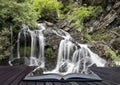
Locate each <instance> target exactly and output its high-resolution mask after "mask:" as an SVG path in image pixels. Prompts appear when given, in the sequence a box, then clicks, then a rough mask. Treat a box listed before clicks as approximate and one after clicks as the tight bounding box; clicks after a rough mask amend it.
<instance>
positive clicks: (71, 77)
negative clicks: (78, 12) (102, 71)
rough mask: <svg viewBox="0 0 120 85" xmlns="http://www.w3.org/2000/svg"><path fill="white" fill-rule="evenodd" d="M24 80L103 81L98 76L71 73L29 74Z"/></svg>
mask: <svg viewBox="0 0 120 85" xmlns="http://www.w3.org/2000/svg"><path fill="white" fill-rule="evenodd" d="M24 80H34V81H102V79H101V78H100V77H99V76H97V75H96V74H80V73H69V74H66V75H60V74H55V73H49V74H41V75H31V73H29V74H28V75H27V76H26V77H25V78H24Z"/></svg>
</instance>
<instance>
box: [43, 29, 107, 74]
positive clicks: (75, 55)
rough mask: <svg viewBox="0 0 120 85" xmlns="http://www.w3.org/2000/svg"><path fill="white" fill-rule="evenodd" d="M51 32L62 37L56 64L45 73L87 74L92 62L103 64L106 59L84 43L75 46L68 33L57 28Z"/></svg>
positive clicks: (98, 64)
mask: <svg viewBox="0 0 120 85" xmlns="http://www.w3.org/2000/svg"><path fill="white" fill-rule="evenodd" d="M53 32H54V33H55V34H56V35H58V36H60V37H62V38H64V39H63V40H61V42H60V45H59V52H58V59H57V65H56V67H55V69H53V70H52V71H46V72H44V73H45V74H46V73H61V74H68V73H84V74H88V73H89V71H88V67H90V66H92V65H93V64H95V65H97V66H101V67H103V66H105V64H106V61H105V60H104V59H102V58H100V57H99V56H98V55H97V54H95V53H93V52H92V51H91V50H90V49H89V48H88V47H87V45H85V44H79V43H77V45H78V46H76V44H75V43H73V42H72V37H71V36H70V34H69V33H67V32H65V31H63V30H59V31H55V30H53Z"/></svg>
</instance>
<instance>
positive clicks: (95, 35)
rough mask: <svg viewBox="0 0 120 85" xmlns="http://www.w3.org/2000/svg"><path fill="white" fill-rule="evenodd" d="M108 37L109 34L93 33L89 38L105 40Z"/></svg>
mask: <svg viewBox="0 0 120 85" xmlns="http://www.w3.org/2000/svg"><path fill="white" fill-rule="evenodd" d="M109 36H110V33H105V34H104V33H103V34H102V33H101V34H100V33H94V34H92V35H91V38H92V39H93V40H98V39H99V40H106V39H107V38H108V37H109Z"/></svg>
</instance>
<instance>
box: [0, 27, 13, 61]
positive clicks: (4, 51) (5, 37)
mask: <svg viewBox="0 0 120 85" xmlns="http://www.w3.org/2000/svg"><path fill="white" fill-rule="evenodd" d="M9 36H10V31H9V30H8V29H7V28H4V29H3V30H2V31H1V32H0V59H4V58H5V57H8V56H10V45H11V44H10V41H9Z"/></svg>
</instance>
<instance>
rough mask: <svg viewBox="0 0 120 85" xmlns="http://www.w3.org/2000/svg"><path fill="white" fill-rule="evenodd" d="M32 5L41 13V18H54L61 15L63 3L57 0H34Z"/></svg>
mask: <svg viewBox="0 0 120 85" xmlns="http://www.w3.org/2000/svg"><path fill="white" fill-rule="evenodd" d="M32 6H33V8H34V9H35V10H36V11H37V12H38V13H39V18H43V19H44V20H45V19H46V20H49V19H51V20H54V19H56V18H59V17H60V8H61V7H62V3H60V2H58V1H57V0H34V1H33V4H32Z"/></svg>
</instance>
